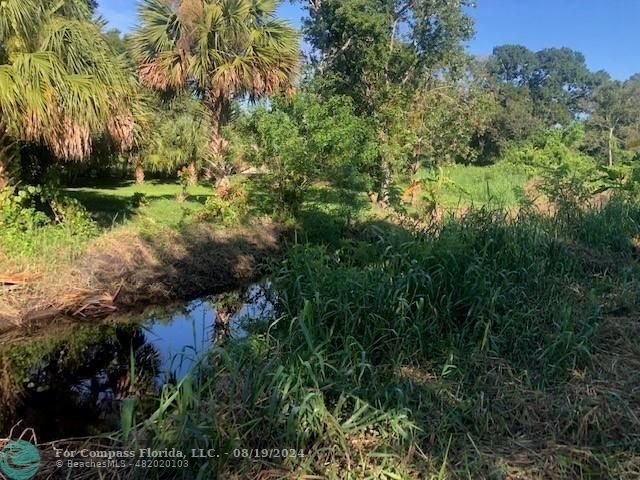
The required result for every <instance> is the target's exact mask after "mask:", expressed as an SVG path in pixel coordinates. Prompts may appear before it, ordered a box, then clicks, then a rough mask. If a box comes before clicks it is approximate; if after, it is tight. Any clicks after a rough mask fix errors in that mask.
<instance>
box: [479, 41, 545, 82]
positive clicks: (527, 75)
mask: <svg viewBox="0 0 640 480" xmlns="http://www.w3.org/2000/svg"><path fill="white" fill-rule="evenodd" d="M537 68H538V57H537V56H536V54H535V53H534V52H532V51H531V50H529V49H528V48H527V47H523V46H522V45H502V46H499V47H496V48H494V49H493V55H492V56H491V58H490V59H489V62H488V68H487V69H488V71H489V72H490V73H491V75H492V76H493V77H494V78H495V79H498V80H500V81H502V82H504V83H510V84H512V85H513V86H515V87H528V86H529V82H530V81H531V78H532V76H533V74H534V72H535V71H536V70H537Z"/></svg>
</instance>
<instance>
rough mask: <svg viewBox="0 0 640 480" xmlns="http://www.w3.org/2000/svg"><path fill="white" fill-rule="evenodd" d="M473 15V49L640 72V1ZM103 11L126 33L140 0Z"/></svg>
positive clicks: (103, 1) (484, 1)
mask: <svg viewBox="0 0 640 480" xmlns="http://www.w3.org/2000/svg"><path fill="white" fill-rule="evenodd" d="M476 3H477V7H476V8H473V9H470V10H469V13H470V14H471V16H472V17H473V18H474V20H475V28H476V34H475V38H474V39H473V40H472V41H471V42H469V45H468V46H467V50H468V52H469V53H471V54H474V55H489V54H490V53H491V51H492V50H493V47H494V46H497V45H503V44H508V43H517V44H521V45H525V46H526V47H528V48H530V49H531V50H540V49H543V48H547V47H569V48H572V49H574V50H578V51H580V52H582V53H583V54H584V55H585V57H586V59H587V64H588V65H589V67H590V68H591V69H592V70H606V71H608V72H609V73H610V74H611V75H612V76H613V77H614V78H617V79H620V80H624V79H626V78H628V77H630V76H631V75H633V74H634V73H638V72H640V0H477V1H476ZM99 4H100V6H99V13H100V14H101V15H102V16H103V17H104V18H105V19H106V20H107V21H108V22H109V26H110V27H113V28H118V29H119V30H121V31H123V32H127V31H130V30H132V29H133V28H134V26H135V24H136V8H135V5H136V2H135V0H99ZM279 14H280V16H281V17H284V18H287V19H289V20H290V21H291V22H292V23H293V24H294V25H297V26H299V25H300V23H301V21H300V20H301V18H302V16H303V15H304V11H303V9H302V8H301V7H300V6H299V5H290V4H289V3H288V2H283V5H282V6H281V7H280V10H279Z"/></svg>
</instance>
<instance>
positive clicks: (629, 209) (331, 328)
mask: <svg viewBox="0 0 640 480" xmlns="http://www.w3.org/2000/svg"><path fill="white" fill-rule="evenodd" d="M507 218H509V220H508V219H507ZM639 233H640V207H639V206H638V205H637V204H636V203H632V204H630V203H624V202H615V201H614V202H612V203H610V204H608V205H607V206H606V207H604V208H603V209H595V210H581V209H578V208H575V209H571V210H566V211H561V212H558V213H557V214H556V215H555V216H553V217H549V216H540V215H537V214H536V213H535V212H533V211H523V212H521V214H520V215H519V216H518V217H517V218H515V219H513V218H512V217H511V215H510V214H509V215H507V214H502V213H501V212H500V211H487V210H480V211H470V212H469V213H467V214H466V215H465V216H464V218H462V219H458V220H451V221H448V222H445V223H444V224H442V225H441V227H440V228H439V230H438V231H437V232H436V233H435V234H433V235H429V236H424V235H417V234H413V233H411V232H408V231H405V230H402V229H400V228H398V227H396V226H393V225H389V224H383V223H379V222H378V223H368V224H360V225H358V227H354V228H353V229H352V230H351V234H350V235H347V236H346V237H344V238H342V240H340V241H339V242H337V243H338V244H339V245H337V247H336V248H330V249H327V248H326V247H323V246H317V245H313V244H308V243H307V244H302V245H297V246H293V247H292V248H291V249H290V250H289V252H288V255H287V257H286V259H285V260H284V261H283V262H282V263H280V264H278V265H276V266H275V267H274V274H273V276H272V279H273V283H274V290H275V292H277V296H276V298H277V303H278V316H277V319H276V320H275V321H272V322H265V323H261V324H257V325H254V326H253V327H252V329H251V331H252V333H251V335H250V336H249V337H248V338H247V339H245V340H242V341H231V342H228V343H227V344H226V345H225V346H224V348H220V349H216V350H215V351H214V352H212V354H211V356H210V358H209V359H208V361H207V362H206V363H205V364H203V365H202V366H201V367H200V368H199V369H197V370H196V371H194V372H193V373H192V374H191V375H190V376H188V377H187V378H185V379H184V380H183V381H182V382H181V383H179V384H178V385H175V386H171V385H168V386H166V387H165V389H164V391H163V393H162V395H161V397H160V398H159V408H158V410H157V411H156V412H155V413H154V414H153V415H152V416H151V417H148V418H147V419H146V420H145V419H142V421H141V422H140V423H139V424H138V427H137V428H135V429H134V432H135V433H134V432H131V431H130V430H129V429H128V428H127V429H126V430H125V431H123V432H121V434H120V435H121V437H120V442H122V443H123V444H125V445H128V446H137V447H138V446H139V447H142V446H144V447H151V448H173V447H175V448H178V449H182V450H185V451H190V450H191V449H193V448H202V449H213V450H215V451H216V452H221V453H223V455H222V456H221V458H214V459H210V460H208V461H206V460H202V461H201V462H196V464H195V465H192V468H191V469H189V470H176V471H175V472H172V473H171V475H172V476H173V477H174V478H208V477H210V476H214V475H219V476H221V477H224V478H256V477H257V476H258V475H259V474H263V475H264V474H267V473H268V474H269V475H270V476H271V477H270V478H291V477H295V478H336V479H337V478H635V477H636V476H637V473H638V470H637V468H638V459H639V458H640V444H639V443H638V438H639V436H640V422H638V415H640V402H638V398H637V395H635V394H634V391H635V387H634V385H637V382H638V381H639V380H640V379H639V378H638V371H640V370H638V367H639V366H640V351H639V350H638V346H637V344H636V342H634V341H633V338H635V336H637V334H638V332H639V330H638V328H639V327H638V321H637V318H638V317H637V315H638V309H637V305H638V300H639V299H640V283H639V281H638V278H639V277H638V273H640V270H639V268H638V264H637V263H636V260H635V257H634V255H635V247H634V242H635V238H636V237H637V235H638V234H639ZM124 415H125V417H123V421H124V422H125V423H124V424H125V425H129V424H130V423H131V422H132V421H134V419H137V420H141V419H140V418H137V417H135V413H133V412H132V411H130V410H129V411H127V412H125V414H124ZM134 423H135V421H134ZM141 439H143V440H141ZM236 448H238V449H241V450H242V449H245V450H246V451H251V450H254V449H257V450H258V451H260V450H262V449H271V448H278V449H283V448H288V449H292V450H295V451H300V450H304V452H305V455H304V456H295V457H293V458H287V459H284V460H283V459H273V458H271V459H255V458H248V457H247V458H242V456H240V458H237V457H234V456H233V455H228V456H226V455H224V453H230V452H233V450H234V449H236ZM136 473H137V474H140V475H142V472H136ZM166 473H167V472H166V471H157V472H148V471H146V472H144V474H143V475H144V476H145V478H149V477H151V478H164V477H163V475H166ZM133 475H134V476H135V474H133ZM305 475H306V476H307V477H305Z"/></svg>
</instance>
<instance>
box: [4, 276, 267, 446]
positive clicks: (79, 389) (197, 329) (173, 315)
mask: <svg viewBox="0 0 640 480" xmlns="http://www.w3.org/2000/svg"><path fill="white" fill-rule="evenodd" d="M273 312H274V306H273V303H272V302H271V300H270V294H269V293H268V285H267V287H261V286H258V285H254V286H252V287H251V288H249V289H248V291H247V292H246V293H245V294H244V295H239V294H237V293H235V294H226V295H223V296H219V297H215V298H206V299H201V300H197V301H194V302H190V303H188V304H187V305H183V306H179V307H174V308H169V309H167V308H162V309H157V308H156V309H153V310H150V311H148V312H146V313H145V314H144V315H142V316H140V317H139V318H134V319H128V320H126V321H119V322H117V323H115V324H111V325H109V324H103V325H83V326H80V325H77V326H73V327H72V331H71V333H70V332H68V331H67V332H66V333H64V334H63V335H61V339H58V340H54V339H52V338H44V339H43V338H41V339H39V340H38V342H41V343H42V344H36V341H35V340H34V341H33V342H23V345H22V350H21V349H20V348H21V346H13V347H11V349H10V351H5V352H4V354H5V355H7V356H8V358H13V359H19V360H20V361H19V362H16V363H15V364H9V367H10V368H13V369H14V371H16V370H18V369H20V368H23V369H24V373H23V374H20V375H21V378H22V381H21V383H22V386H21V388H22V392H21V395H20V396H19V401H18V402H17V403H18V404H17V405H16V408H15V410H14V412H13V414H12V415H10V416H8V418H7V417H5V419H4V421H3V419H2V418H1V416H0V422H1V423H4V425H1V426H2V429H1V430H0V433H5V432H4V430H7V431H8V429H9V427H10V426H11V425H13V424H14V423H15V421H17V420H22V423H21V427H32V428H35V430H36V432H38V434H39V437H40V439H41V440H49V439H55V438H65V437H74V436H85V435H93V434H96V433H99V432H102V431H108V430H111V429H113V428H117V423H118V421H119V406H120V401H121V400H122V399H124V398H126V397H129V396H135V397H137V398H139V399H141V401H142V402H144V401H145V399H146V401H152V398H153V397H154V395H155V394H156V393H157V391H158V388H159V387H161V385H162V384H164V383H166V382H170V381H177V380H179V379H181V378H182V377H183V376H184V375H185V374H186V373H187V372H188V371H189V370H190V369H191V368H192V366H193V365H194V363H195V362H197V361H198V360H199V359H201V358H202V356H203V355H205V354H206V352H207V351H209V350H210V348H211V346H212V345H213V343H214V342H215V341H216V340H217V339H220V338H222V337H223V336H226V335H229V336H231V337H235V338H238V337H242V336H244V335H246V331H245V327H246V326H247V322H250V321H251V320H255V319H259V318H267V317H271V316H272V315H273ZM2 354H3V352H2V351H0V355H2ZM29 364H31V365H32V366H29ZM0 436H1V435H0Z"/></svg>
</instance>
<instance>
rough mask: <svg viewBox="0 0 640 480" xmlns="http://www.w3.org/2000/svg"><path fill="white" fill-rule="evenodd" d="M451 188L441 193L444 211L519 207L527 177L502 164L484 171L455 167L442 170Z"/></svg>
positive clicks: (478, 168)
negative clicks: (470, 207)
mask: <svg viewBox="0 0 640 480" xmlns="http://www.w3.org/2000/svg"><path fill="white" fill-rule="evenodd" d="M444 175H445V176H446V177H447V178H449V179H450V180H451V181H452V182H453V184H452V185H447V186H446V187H445V189H444V191H443V193H442V199H441V201H442V203H443V205H444V206H446V207H457V206H459V205H473V206H475V207H482V206H485V205H492V206H493V207H511V206H514V205H516V204H517V203H518V200H519V198H520V196H521V192H522V191H524V188H525V186H526V183H527V180H528V179H529V175H528V174H527V173H525V172H523V171H518V170H517V169H516V168H515V167H512V166H511V165H508V164H505V163H498V164H495V165H491V166H487V167H476V166H461V165H454V166H450V167H446V168H445V169H444Z"/></svg>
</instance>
